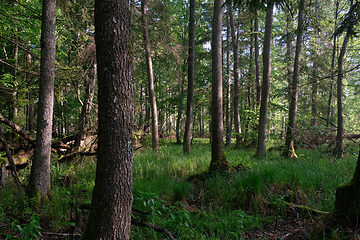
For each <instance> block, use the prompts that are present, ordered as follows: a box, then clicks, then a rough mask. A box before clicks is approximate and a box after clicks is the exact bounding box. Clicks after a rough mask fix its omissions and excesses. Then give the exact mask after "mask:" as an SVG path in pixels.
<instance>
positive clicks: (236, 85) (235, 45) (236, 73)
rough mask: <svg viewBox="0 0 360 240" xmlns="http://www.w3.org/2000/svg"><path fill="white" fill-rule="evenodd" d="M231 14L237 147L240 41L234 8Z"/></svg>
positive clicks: (236, 144) (239, 140)
mask: <svg viewBox="0 0 360 240" xmlns="http://www.w3.org/2000/svg"><path fill="white" fill-rule="evenodd" d="M229 14H230V27H231V40H232V47H233V54H234V65H233V71H234V104H233V108H234V128H235V134H236V136H235V137H236V143H235V148H236V149H240V148H241V140H242V139H241V126H240V115H239V114H240V113H239V97H240V83H239V70H238V59H239V57H238V41H237V38H236V35H235V25H234V16H233V12H232V8H229Z"/></svg>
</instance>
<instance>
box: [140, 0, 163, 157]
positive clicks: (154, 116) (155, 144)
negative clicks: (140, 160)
mask: <svg viewBox="0 0 360 240" xmlns="http://www.w3.org/2000/svg"><path fill="white" fill-rule="evenodd" d="M146 8H147V0H141V14H142V23H143V28H144V29H143V30H144V49H145V55H146V67H147V68H146V69H147V77H148V93H149V101H150V107H151V138H152V149H153V150H154V151H159V124H158V113H157V107H156V96H155V89H154V74H153V66H152V60H151V51H150V41H149V31H148V20H147V17H146Z"/></svg>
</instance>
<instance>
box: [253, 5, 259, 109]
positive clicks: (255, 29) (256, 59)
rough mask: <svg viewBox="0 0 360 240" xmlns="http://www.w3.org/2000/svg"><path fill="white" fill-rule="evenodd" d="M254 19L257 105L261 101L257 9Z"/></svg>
mask: <svg viewBox="0 0 360 240" xmlns="http://www.w3.org/2000/svg"><path fill="white" fill-rule="evenodd" d="M254 18H255V21H254V31H255V33H254V44H255V59H254V61H255V86H256V103H255V106H256V107H257V106H258V105H259V104H260V101H261V84H260V62H259V55H260V50H259V49H260V47H259V45H260V44H259V16H258V12H257V10H255V17H254Z"/></svg>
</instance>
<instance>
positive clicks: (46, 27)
mask: <svg viewBox="0 0 360 240" xmlns="http://www.w3.org/2000/svg"><path fill="white" fill-rule="evenodd" d="M55 22H56V1H55V0H44V1H43V5H42V25H41V63H40V88H39V104H38V119H37V133H36V145H35V152H34V159H33V163H32V166H31V174H30V179H29V183H28V186H27V195H28V196H29V197H34V198H35V199H36V201H37V202H38V203H40V202H47V201H48V194H49V192H50V154H51V139H52V124H53V106H54V80H55V45H56V41H55Z"/></svg>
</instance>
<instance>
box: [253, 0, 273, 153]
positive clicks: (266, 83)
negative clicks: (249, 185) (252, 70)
mask: <svg viewBox="0 0 360 240" xmlns="http://www.w3.org/2000/svg"><path fill="white" fill-rule="evenodd" d="M273 13H274V4H273V3H270V4H269V5H268V7H267V11H266V22H265V34H264V47H263V67H264V69H263V82H262V91H261V106H260V118H259V133H258V145H257V150H256V156H257V157H260V158H264V157H265V156H266V128H267V114H268V104H269V91H270V72H271V63H270V44H271V32H272V23H273Z"/></svg>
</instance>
